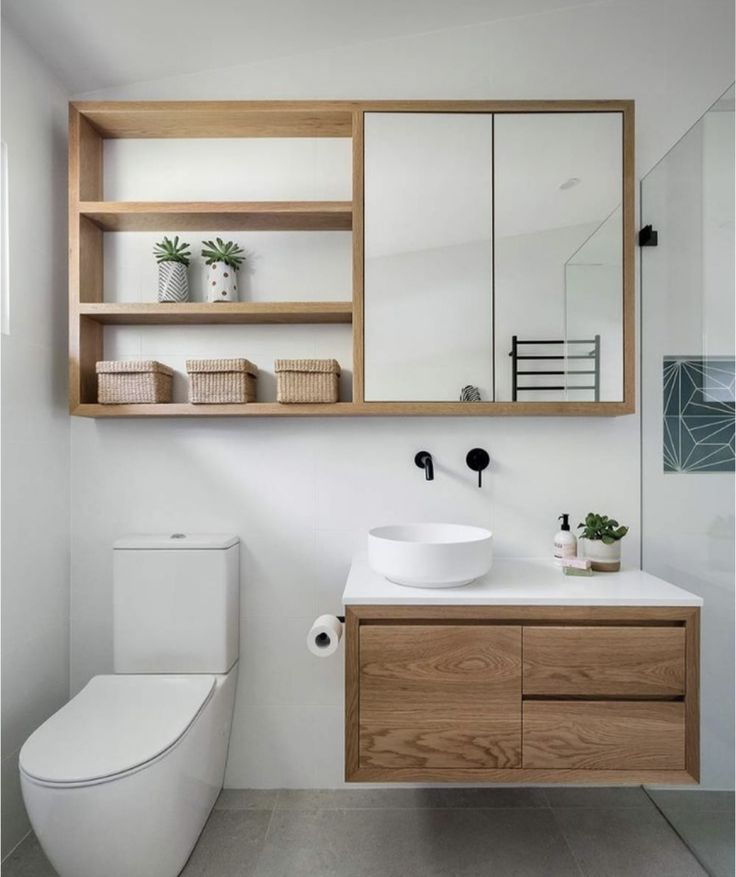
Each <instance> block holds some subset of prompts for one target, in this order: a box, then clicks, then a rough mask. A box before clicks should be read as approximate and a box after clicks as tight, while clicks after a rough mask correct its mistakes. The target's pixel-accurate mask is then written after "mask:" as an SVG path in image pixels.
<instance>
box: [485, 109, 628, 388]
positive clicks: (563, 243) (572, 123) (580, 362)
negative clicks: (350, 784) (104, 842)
mask: <svg viewBox="0 0 736 877" xmlns="http://www.w3.org/2000/svg"><path fill="white" fill-rule="evenodd" d="M494 135H495V136H494V147H495V149H494V208H495V210H494V220H495V222H494V227H495V228H494V230H495V237H494V242H495V298H496V307H495V337H496V351H495V361H496V396H495V398H496V400H497V401H519V402H556V401H568V400H569V401H575V402H596V401H620V400H621V399H623V293H622V288H623V286H622V284H623V234H622V211H621V197H622V190H623V175H622V119H621V114H620V113H599V112H598V113H519V114H497V115H496V116H495V117H494ZM509 354H511V355H509Z"/></svg>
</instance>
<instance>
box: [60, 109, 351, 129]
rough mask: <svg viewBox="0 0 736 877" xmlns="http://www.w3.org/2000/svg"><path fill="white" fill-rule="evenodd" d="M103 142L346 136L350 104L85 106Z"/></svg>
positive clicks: (348, 126)
mask: <svg viewBox="0 0 736 877" xmlns="http://www.w3.org/2000/svg"><path fill="white" fill-rule="evenodd" d="M75 107H76V108H77V110H78V111H79V112H81V113H83V115H84V117H85V118H86V119H87V120H88V121H89V122H90V124H91V125H92V126H93V127H94V129H95V131H96V132H97V133H98V134H99V135H100V136H101V137H110V138H117V137H167V138H168V137H185V138H189V137H350V136H351V135H352V124H353V109H354V107H353V105H352V104H351V103H349V102H339V101H331V102H330V104H329V105H327V104H325V103H320V102H311V103H310V102H309V101H299V102H297V103H294V102H292V101H256V102H250V101H156V102H155V103H151V102H147V101H104V102H100V101H83V102H79V103H76V104H75Z"/></svg>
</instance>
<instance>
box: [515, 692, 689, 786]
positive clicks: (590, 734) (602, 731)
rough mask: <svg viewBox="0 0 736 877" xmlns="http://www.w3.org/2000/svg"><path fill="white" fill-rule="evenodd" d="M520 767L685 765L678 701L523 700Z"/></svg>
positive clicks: (681, 705) (651, 767)
mask: <svg viewBox="0 0 736 877" xmlns="http://www.w3.org/2000/svg"><path fill="white" fill-rule="evenodd" d="M522 752H523V767H525V768H537V769H563V768H565V769H576V770H683V769H684V767H685V704H684V703H682V702H679V701H672V702H667V701H662V702H643V701H642V702H635V701H605V702H593V701H588V702H574V701H525V703H524V722H523V740H522Z"/></svg>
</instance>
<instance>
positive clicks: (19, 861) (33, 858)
mask: <svg viewBox="0 0 736 877" xmlns="http://www.w3.org/2000/svg"><path fill="white" fill-rule="evenodd" d="M2 874H3V877H57V874H56V871H55V870H54V869H53V868H52V867H51V863H50V862H49V860H48V859H47V858H46V856H45V854H44V851H43V850H42V849H41V845H40V844H39V842H38V841H37V840H36V838H35V836H34V835H32V834H31V835H29V836H28V837H27V838H26V839H25V840H24V841H23V843H21V844H19V845H18V846H17V847H16V848H15V850H13V852H12V853H11V854H10V855H9V856H8V858H7V859H6V860H5V861H4V862H3V866H2Z"/></svg>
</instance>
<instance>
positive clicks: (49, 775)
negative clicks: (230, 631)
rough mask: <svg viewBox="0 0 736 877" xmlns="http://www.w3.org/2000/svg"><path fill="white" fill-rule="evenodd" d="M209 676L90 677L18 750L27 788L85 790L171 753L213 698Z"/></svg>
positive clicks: (213, 684) (213, 685) (211, 682)
mask: <svg viewBox="0 0 736 877" xmlns="http://www.w3.org/2000/svg"><path fill="white" fill-rule="evenodd" d="M214 688H215V677H214V676H212V675H209V674H202V675H199V674H198V675H196V676H195V675H186V676H184V675H182V676H177V675H168V674H167V675H115V676H95V677H94V678H93V679H92V680H91V681H90V682H89V683H88V684H87V685H86V686H85V687H84V688H83V689H82V690H81V691H80V692H79V694H77V695H76V697H74V698H72V700H70V701H69V703H67V704H66V705H65V706H63V707H62V708H61V709H60V710H59V711H58V712H56V713H55V714H54V715H53V716H51V718H49V719H48V720H47V721H46V722H44V724H43V725H41V727H40V728H38V730H36V731H35V732H34V733H33V734H31V736H30V737H29V738H28V740H27V741H26V743H25V745H24V746H23V748H22V749H21V751H20V759H19V762H20V769H21V771H22V772H23V773H24V774H25V776H26V777H27V778H28V779H29V780H31V781H32V782H35V783H38V784H41V785H49V786H84V785H94V784H97V783H104V782H109V781H110V780H113V779H116V778H118V777H120V776H121V775H125V774H129V773H132V772H135V771H138V770H140V769H141V768H143V767H145V765H147V764H148V763H150V762H152V761H154V760H156V759H158V758H159V756H161V755H162V754H163V753H165V752H166V751H167V750H169V749H171V748H172V747H173V746H174V745H175V744H176V743H177V742H178V741H179V740H180V739H181V738H182V737H183V735H184V734H185V733H186V731H187V730H188V729H189V727H190V726H191V725H192V723H193V722H194V720H195V719H196V718H197V716H198V714H199V713H200V711H201V710H202V708H203V707H204V706H205V704H206V703H207V702H208V701H209V699H210V698H211V697H212V692H213V690H214Z"/></svg>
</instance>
